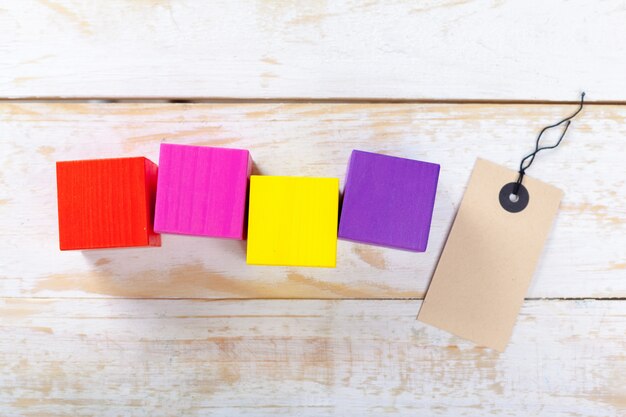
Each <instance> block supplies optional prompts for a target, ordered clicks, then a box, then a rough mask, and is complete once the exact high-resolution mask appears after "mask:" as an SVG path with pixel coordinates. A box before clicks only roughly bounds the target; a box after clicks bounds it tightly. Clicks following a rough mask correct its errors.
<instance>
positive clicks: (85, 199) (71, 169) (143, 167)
mask: <svg viewBox="0 0 626 417" xmlns="http://www.w3.org/2000/svg"><path fill="white" fill-rule="evenodd" d="M157 169H158V168H157V165H156V164H154V163H153V162H151V161H149V160H148V159H146V158H143V157H139V158H116V159H94V160H87V161H64V162H57V197H58V203H59V243H60V247H61V250H70V249H96V248H115V247H129V246H161V236H160V235H158V234H156V233H154V230H153V229H152V221H153V216H154V199H155V196H156V180H157Z"/></svg>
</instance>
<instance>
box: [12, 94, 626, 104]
mask: <svg viewBox="0 0 626 417" xmlns="http://www.w3.org/2000/svg"><path fill="white" fill-rule="evenodd" d="M588 96H589V95H587V96H586V99H585V106H593V105H597V106H599V105H601V106H624V105H626V101H622V100H620V101H611V100H608V101H607V100H599V101H593V100H589V98H588ZM0 102H8V103H10V102H18V103H51V104H54V103H59V104H62V103H103V104H108V103H180V104H237V103H238V104H264V103H267V104H278V103H280V104H496V105H520V104H528V105H549V106H554V105H568V104H573V105H575V104H579V103H580V98H577V99H574V100H488V99H472V98H459V99H436V98H433V99H394V98H375V97H372V98H367V97H357V98H350V97H329V98H287V97H277V98H263V97H243V98H229V97H117V98H116V97H74V98H65V97H14V98H12V97H0Z"/></svg>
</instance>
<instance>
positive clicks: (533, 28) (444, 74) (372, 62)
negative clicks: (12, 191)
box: [0, 0, 626, 102]
mask: <svg viewBox="0 0 626 417" xmlns="http://www.w3.org/2000/svg"><path fill="white" fill-rule="evenodd" d="M624 21H626V5H625V4H624V2H623V1H621V0H609V1H602V2H589V1H584V0H575V1H549V2H546V1H541V0H530V1H519V2H502V1H492V0H478V1H459V0H444V1H425V2H424V1H423V2H419V3H416V2H414V1H411V0H401V1H394V2H388V1H384V0H375V1H331V2H328V1H313V2H310V1H300V0H298V1H274V0H245V1H229V0H219V1H212V2H197V1H193V0H182V1H173V0H143V1H124V0H111V1H106V2H85V1H81V0H41V1H37V2H36V1H34V0H25V1H20V0H13V1H10V0H9V1H5V2H3V3H2V5H1V7H0V27H2V28H3V31H4V32H5V33H6V34H7V35H6V36H3V37H2V38H0V96H2V97H88V98H96V97H117V98H119V97H153V98H155V97H156V98H160V97H178V98H179V97H188V98H199V97H223V98H242V97H257V98H277V97H290V98H329V97H330V98H333V97H334V98H398V99H488V100H492V99H499V100H572V101H574V100H576V98H577V95H578V94H579V93H580V91H581V90H583V89H584V90H586V91H587V92H588V93H589V96H588V99H589V100H590V101H594V100H612V101H622V102H623V101H625V100H626V77H624V73H626V55H625V54H623V53H621V52H620V51H623V50H624V49H626V25H624Z"/></svg>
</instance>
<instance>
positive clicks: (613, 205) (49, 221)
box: [0, 103, 626, 298]
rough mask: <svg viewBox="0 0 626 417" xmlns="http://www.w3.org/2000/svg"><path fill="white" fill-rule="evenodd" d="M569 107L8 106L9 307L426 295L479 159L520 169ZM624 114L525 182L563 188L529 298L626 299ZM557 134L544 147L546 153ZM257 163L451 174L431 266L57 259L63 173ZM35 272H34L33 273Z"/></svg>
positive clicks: (214, 250) (602, 111)
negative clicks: (353, 163)
mask: <svg viewBox="0 0 626 417" xmlns="http://www.w3.org/2000/svg"><path fill="white" fill-rule="evenodd" d="M571 110H572V106H545V105H488V104H472V105H451V104H213V105H210V104H188V105H187V104H41V103H39V104H37V103H33V104H27V103H21V104H17V103H3V104H0V123H1V126H2V129H0V166H2V167H3V169H2V171H0V234H2V236H3V237H4V238H3V239H1V240H0V294H1V295H2V296H11V297H21V296H26V297H50V296H53V297H84V296H89V297H109V296H113V297H135V298H136V297H157V298H161V297H200V298H203V297H210V298H224V297H229V298H230V297H243V298H255V297H273V298H311V297H312V298H352V297H356V298H402V297H422V296H423V294H424V291H425V289H426V287H427V285H428V282H429V280H430V277H431V276H432V271H433V269H434V267H435V265H436V262H437V259H438V257H439V254H440V253H441V248H442V245H443V243H444V241H445V238H446V235H447V233H448V230H449V228H450V225H451V223H452V220H453V217H454V214H455V212H456V208H457V206H458V204H459V202H460V200H461V197H462V195H463V191H464V189H465V186H466V184H467V180H468V178H469V174H470V171H471V168H472V166H473V164H474V162H475V159H476V157H477V156H480V157H483V158H486V159H488V160H491V161H496V162H499V163H501V164H503V165H505V166H508V167H511V168H515V167H516V166H517V164H518V163H519V160H520V158H521V157H522V156H523V155H525V154H526V153H528V152H530V151H531V150H532V147H533V145H534V138H535V136H536V134H537V132H538V130H539V129H540V128H541V127H543V126H545V125H546V124H548V123H550V122H553V121H555V120H559V118H560V117H561V116H562V115H563V114H568V113H569V112H570V111H571ZM625 122H626V107H623V106H600V105H595V106H588V107H587V108H585V110H584V111H583V113H581V114H580V116H579V118H577V119H576V121H575V122H574V123H573V124H572V126H571V127H570V130H569V132H568V135H567V137H566V138H565V140H564V142H563V144H562V146H561V147H559V148H558V149H557V150H554V151H551V152H546V153H545V154H542V155H540V156H539V158H538V160H537V162H536V163H535V164H534V165H533V167H532V168H531V169H530V170H529V172H528V175H530V176H532V177H535V178H538V179H541V180H543V181H545V182H548V183H550V184H552V185H554V186H557V187H559V188H561V189H562V190H563V191H564V193H565V196H564V199H563V202H562V206H561V210H560V212H559V214H558V216H557V220H556V224H555V226H554V229H553V230H552V232H551V234H550V238H549V239H548V243H547V245H546V248H545V251H544V252H543V255H542V257H541V260H540V263H539V266H538V269H537V271H536V273H535V275H534V278H533V283H532V284H531V288H530V290H529V293H528V296H529V297H624V296H626V279H624V277H625V275H626V233H625V231H626V204H625V198H626V197H625V196H624V193H623V190H624V188H625V185H626V179H625V178H624V161H625V160H626V146H624V145H625V143H624V138H625V137H626V123H625ZM555 139H556V136H554V137H552V136H548V137H546V140H547V141H548V142H549V141H551V140H555ZM161 141H167V142H173V143H188V144H196V145H215V146H222V145H227V146H232V147H237V148H243V149H250V151H251V152H252V154H253V155H254V156H255V162H256V165H257V170H258V173H261V174H265V175H277V174H279V175H305V176H323V177H338V178H341V179H342V181H343V179H344V176H345V170H346V164H347V161H348V158H349V155H350V152H351V150H352V149H353V148H357V149H364V150H370V151H374V152H382V153H387V154H395V155H403V156H406V157H409V158H414V159H419V160H425V161H436V162H439V163H441V173H440V178H439V186H438V190H437V197H436V201H435V209H434V216H433V222H432V228H431V233H430V239H429V247H428V250H427V251H426V252H425V253H410V252H404V251H397V250H391V249H384V248H375V247H371V246H365V245H359V244H354V243H351V242H345V241H339V242H338V257H337V259H338V264H337V268H336V269H334V270H327V269H301V268H270V269H268V268H267V267H255V266H246V265H245V243H244V242H229V241H221V240H213V239H205V238H194V237H186V236H170V235H167V236H163V244H162V247H161V248H160V249H156V250H157V251H158V255H157V254H156V253H155V252H153V251H154V250H155V248H146V249H142V248H137V249H128V250H101V251H93V252H85V253H80V252H73V253H60V252H59V251H58V248H57V245H56V242H57V226H56V197H55V184H54V161H55V160H62V159H86V158H90V157H115V156H137V155H145V156H147V157H149V158H151V159H152V160H156V159H157V153H158V149H159V146H158V145H159V143H160V142H161ZM25 257H26V258H28V259H37V262H24V259H25Z"/></svg>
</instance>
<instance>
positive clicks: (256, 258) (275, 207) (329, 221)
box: [247, 175, 339, 267]
mask: <svg viewBox="0 0 626 417" xmlns="http://www.w3.org/2000/svg"><path fill="white" fill-rule="evenodd" d="M338 205H339V179H337V178H307V177H272V176H257V175H253V176H252V177H250V208H249V217H248V251H247V252H248V254H247V262H248V263H249V264H256V265H284V266H318V267H335V265H336V261H337V215H338Z"/></svg>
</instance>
